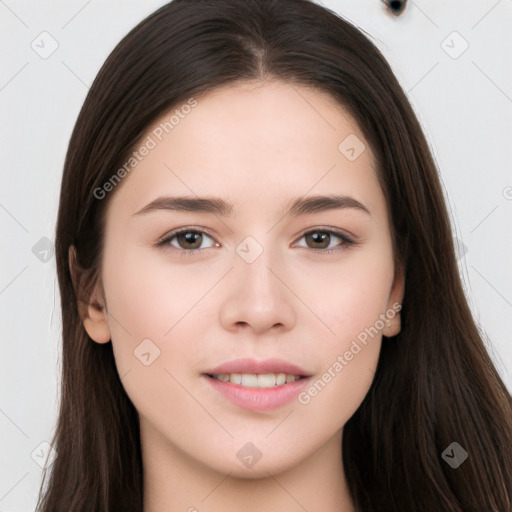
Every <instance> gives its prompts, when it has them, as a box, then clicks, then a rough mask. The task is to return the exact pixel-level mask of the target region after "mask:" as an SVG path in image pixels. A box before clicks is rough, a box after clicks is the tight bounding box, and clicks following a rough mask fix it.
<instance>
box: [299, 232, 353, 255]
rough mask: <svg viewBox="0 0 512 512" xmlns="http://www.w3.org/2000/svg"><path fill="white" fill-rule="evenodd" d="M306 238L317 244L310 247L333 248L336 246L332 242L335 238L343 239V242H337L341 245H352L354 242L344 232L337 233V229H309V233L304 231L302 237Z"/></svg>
mask: <svg viewBox="0 0 512 512" xmlns="http://www.w3.org/2000/svg"><path fill="white" fill-rule="evenodd" d="M302 238H305V239H306V240H308V241H310V242H312V243H313V244H315V246H313V247H310V249H320V250H322V249H331V248H332V247H335V246H333V245H331V242H332V241H333V240H334V239H338V240H341V243H338V244H336V245H337V246H340V245H351V244H353V241H352V240H351V239H350V238H348V237H347V236H346V235H344V234H342V233H337V232H335V231H328V230H315V231H309V232H308V233H304V234H303V235H302V237H301V239H302ZM326 242H327V246H325V243H326Z"/></svg>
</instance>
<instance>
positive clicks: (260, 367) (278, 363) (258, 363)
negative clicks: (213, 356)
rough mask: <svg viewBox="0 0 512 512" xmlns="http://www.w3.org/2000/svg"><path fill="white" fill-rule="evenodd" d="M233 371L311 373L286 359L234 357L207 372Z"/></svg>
mask: <svg viewBox="0 0 512 512" xmlns="http://www.w3.org/2000/svg"><path fill="white" fill-rule="evenodd" d="M231 373H240V374H243V373H257V374H264V373H285V374H288V375H298V376H299V377H310V375H311V374H309V373H308V372H306V370H304V368H301V367H300V366H298V365H296V364H294V363H290V362H289V361H286V360H284V359H264V360H256V359H234V360H232V361H228V362H226V363H223V364H221V365H219V366H216V367H215V368H211V369H210V370H208V371H206V372H205V374H206V375H209V376H212V375H221V374H231Z"/></svg>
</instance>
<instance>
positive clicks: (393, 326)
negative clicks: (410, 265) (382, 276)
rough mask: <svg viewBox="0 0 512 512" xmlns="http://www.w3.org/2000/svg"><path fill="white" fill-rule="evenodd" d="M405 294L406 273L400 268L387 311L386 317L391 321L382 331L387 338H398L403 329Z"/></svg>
mask: <svg viewBox="0 0 512 512" xmlns="http://www.w3.org/2000/svg"><path fill="white" fill-rule="evenodd" d="M404 292H405V271H404V269H403V268H402V267H400V268H399V269H398V270H397V272H396V274H395V279H394V281H393V286H392V288H391V293H390V295H389V301H388V309H387V310H386V316H387V317H388V318H389V321H388V322H387V323H386V325H385V326H384V329H383V330H382V334H383V335H384V336H386V337H387V338H391V337H392V336H396V335H397V334H398V333H399V332H400V330H401V328H402V323H401V317H400V311H401V310H402V302H403V298H404Z"/></svg>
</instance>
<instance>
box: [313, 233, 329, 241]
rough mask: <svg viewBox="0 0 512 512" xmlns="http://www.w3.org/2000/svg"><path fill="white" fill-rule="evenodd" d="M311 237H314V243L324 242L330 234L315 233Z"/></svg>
mask: <svg viewBox="0 0 512 512" xmlns="http://www.w3.org/2000/svg"><path fill="white" fill-rule="evenodd" d="M311 237H312V238H313V242H314V243H320V244H321V243H322V242H325V240H326V239H327V238H328V237H329V234H328V233H318V232H316V233H313V234H312V235H311Z"/></svg>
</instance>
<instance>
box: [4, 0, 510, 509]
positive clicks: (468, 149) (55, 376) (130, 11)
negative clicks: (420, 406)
mask: <svg viewBox="0 0 512 512" xmlns="http://www.w3.org/2000/svg"><path fill="white" fill-rule="evenodd" d="M164 3H165V2H163V1H154V2H151V1H142V0H129V1H127V0H124V1H122V2H121V1H120V0H116V1H112V0H110V1H109V2H108V3H107V2H106V1H101V0H89V1H86V0H71V1H70V0H66V1H64V0H62V1H45V2H36V1H34V0H33V1H26V0H25V1H22V0H0V39H1V41H0V42H1V53H0V113H1V124H0V130H1V131H0V144H1V146H0V150H1V153H0V158H1V166H0V175H1V181H0V183H1V189H0V229H1V234H2V241H3V244H2V251H1V258H2V259H1V265H0V315H1V317H0V328H1V338H0V339H1V357H0V376H1V384H2V385H1V386H0V439H1V445H0V450H1V452H0V460H1V461H2V463H1V468H0V471H1V472H0V512H22V511H31V510H33V509H34V507H35V500H36V492H37V490H38V488H39V484H40V479H41V471H42V470H41V468H40V466H38V465H37V463H36V462H35V461H34V460H33V459H32V457H31V454H32V452H33V451H34V450H35V449H36V448H38V447H39V445H40V443H42V442H44V441H50V439H51V434H52V432H53V428H54V426H55V420H56V414H57V400H58V396H59V395H58V393H59V390H58V385H59V377H60V368H61V367H60V362H61V355H60V350H61V339H60V336H61V333H60V329H61V324H60V310H59V307H60V299H59V296H58V287H57V283H56V273H55V258H54V257H52V256H51V253H49V254H48V256H49V259H48V261H46V262H44V261H41V260H40V258H39V257H36V255H35V254H34V253H33V252H32V248H33V247H34V246H35V245H36V244H37V243H38V242H39V241H40V240H41V239H42V238H44V237H46V238H48V239H50V241H53V238H54V227H55V220H56V212H57V205H58V194H59V187H60V179H61V173H62V167H63V163H64V157H65V154H66V149H67V143H68V140H69V137H70V135H71V130H72V128H73V126H74V123H75V120H76V117H77V115H78V112H79V109H80V107H81V105H82V103H83V101H84V99H85V95H86V93H87V90H88V87H89V86H90V84H91V83H92V81H93V79H94V77H95V75H96V73H97V72H98V71H99V68H100V66H101V65H102V63H103V62H104V60H105V59H106V57H107V55H108V54H109V53H110V52H111V50H112V49H113V48H114V46H115V45H116V44H117V43H118V42H119V40H120V39H121V38H122V37H123V36H124V35H125V34H126V33H127V32H128V31H129V30H130V29H131V28H132V27H134V26H135V25H136V24H137V23H138V22H139V21H141V20H142V19H143V18H144V17H145V16H146V15H148V14H150V13H151V12H153V11H154V10H156V9H157V8H158V7H160V6H161V5H163V4H164ZM318 3H320V2H318ZM323 4H324V5H325V6H326V7H329V8H331V9H332V10H334V11H336V12H338V13H340V14H341V15H342V16H344V17H346V18H347V19H348V20H350V21H352V22H353V23H354V24H356V25H357V26H359V27H360V28H362V29H363V30H364V31H365V32H366V33H367V35H369V36H370V38H371V39H372V41H373V42H374V43H375V44H376V45H377V46H378V47H379V49H381V51H382V52H383V53H384V55H385V57H386V58H387V59H388V61H389V62H390V64H391V66H392V68H393V70H394V71H395V74H396V75H397V77H398V79H399V81H400V83H401V84H402V86H403V88H404V90H405V91H406V93H407V95H408V97H409V99H410V101H411V103H412V105H413V107H414V109H415V111H416V113H417V114H418V116H419V119H420V122H421V124H422V126H423V128H424V130H425V133H426V135H427V138H428V140H429V143H430V146H431V148H432V151H433V153H434V156H435V159H436V162H437V164H438V167H439V169H440V173H441V177H442V181H443V185H444V189H445V194H446V199H447V201H448V205H449V209H450V212H451V217H452V219H451V220H452V224H453V234H454V236H455V237H456V238H457V239H458V240H459V241H460V242H459V245H460V248H461V252H460V259H459V263H460V271H461V276H462V279H463V281H464V285H465V288H466V293H467V296H468V300H469V302H470V306H471V308H472V311H473V312H474V315H475V318H476V319H477V321H478V322H479V324H480V326H481V329H482V332H484V333H485V334H486V336H488V338H489V340H490V341H491V342H492V347H491V348H490V350H491V354H492V356H493V358H494V360H495V362H496V365H497V367H498V369H499V371H500V373H501V374H502V376H503V378H504V380H505V382H506V383H507V385H508V387H509V388H510V389H511V390H512V344H511V343H510V332H511V330H512V272H511V271H510V264H511V262H512V229H511V225H512V222H511V221H512V172H511V150H510V147H511V141H512V59H511V51H510V48H512V45H511V42H512V41H511V39H512V38H511V36H510V27H512V1H511V0H471V1H470V0H450V1H449V2H445V1H441V0H417V1H415V2H409V6H408V7H407V10H406V11H405V13H404V14H403V15H402V16H401V17H399V18H396V19H395V18H392V17H391V16H390V15H389V14H388V13H387V12H386V10H385V9H384V6H383V4H382V2H381V1H380V0H358V1H353V0H350V1H349V0H338V1H335V0H331V1H327V0H324V2H323ZM44 31H46V32H48V33H49V34H50V35H51V38H53V39H54V40H55V41H56V42H57V44H58V48H57V49H56V51H55V52H54V53H53V54H52V55H50V56H48V57H47V58H46V59H43V58H41V57H40V56H39V55H38V53H37V52H36V51H34V49H33V48H32V47H31V44H33V45H37V44H39V45H40V46H42V43H41V42H40V41H41V37H47V39H46V44H45V48H46V49H48V48H50V46H49V44H51V40H52V39H51V38H48V37H49V36H40V34H41V33H42V32H44ZM454 32H457V33H458V34H459V35H457V34H454ZM33 41H34V43H33ZM38 42H39V43H38ZM466 45H468V48H467V49H466V50H465V51H464V52H463V53H461V51H462V50H463V49H464V47H465V46H466ZM40 51H42V49H41V50H40ZM459 53H460V55H459ZM455 57H456V58H455ZM39 243H41V244H44V243H45V242H44V241H43V242H39ZM36 247H38V246H36ZM36 252H37V251H36ZM39 256H40V257H42V253H41V252H40V254H39Z"/></svg>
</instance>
